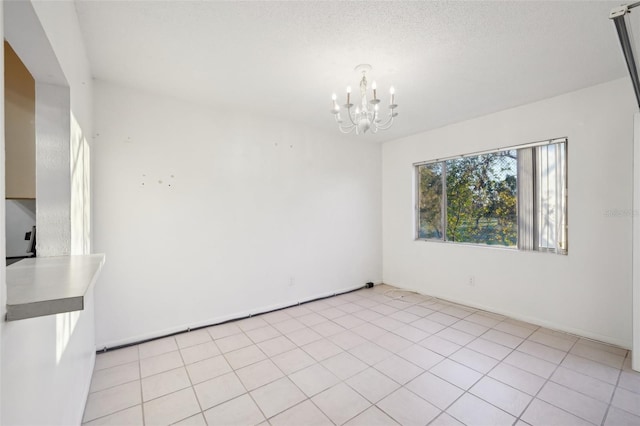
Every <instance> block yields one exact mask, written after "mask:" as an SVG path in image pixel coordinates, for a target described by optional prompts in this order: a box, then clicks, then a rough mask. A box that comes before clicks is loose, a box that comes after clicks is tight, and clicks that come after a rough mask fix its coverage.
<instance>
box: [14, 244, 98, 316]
mask: <svg viewBox="0 0 640 426" xmlns="http://www.w3.org/2000/svg"><path fill="white" fill-rule="evenodd" d="M104 261H105V255H104V254H90V255H81V256H56V257H36V258H31V259H25V260H22V261H20V262H18V263H15V264H13V265H11V266H9V267H7V315H6V320H7V321H15V320H21V319H27V318H35V317H41V316H45V315H55V314H59V313H63V312H73V311H80V310H83V309H84V296H85V294H86V292H87V290H88V289H89V288H90V287H91V286H92V285H93V284H94V283H95V281H96V279H97V278H98V275H99V274H100V270H101V269H102V265H104Z"/></svg>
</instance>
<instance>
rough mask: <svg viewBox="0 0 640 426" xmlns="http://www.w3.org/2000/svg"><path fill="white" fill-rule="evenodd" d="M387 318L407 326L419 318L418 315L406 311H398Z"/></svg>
mask: <svg viewBox="0 0 640 426" xmlns="http://www.w3.org/2000/svg"><path fill="white" fill-rule="evenodd" d="M389 318H393V319H395V320H398V321H402V322H404V323H407V324H409V323H412V322H414V321H415V320H418V319H420V318H421V317H420V316H419V315H415V314H412V313H410V312H408V311H398V312H394V313H393V314H391V315H389Z"/></svg>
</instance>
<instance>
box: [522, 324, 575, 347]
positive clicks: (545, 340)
mask: <svg viewBox="0 0 640 426" xmlns="http://www.w3.org/2000/svg"><path fill="white" fill-rule="evenodd" d="M528 340H531V341H532V342H537V343H542V344H543V345H546V346H550V347H552V348H556V349H560V350H561V351H565V352H567V351H568V350H569V349H571V347H572V346H573V345H574V343H575V342H576V340H578V339H577V338H576V337H574V336H571V335H569V334H556V333H554V334H550V333H548V332H545V330H543V329H540V330H538V331H535V332H534V333H533V334H532V335H531V336H529V337H528Z"/></svg>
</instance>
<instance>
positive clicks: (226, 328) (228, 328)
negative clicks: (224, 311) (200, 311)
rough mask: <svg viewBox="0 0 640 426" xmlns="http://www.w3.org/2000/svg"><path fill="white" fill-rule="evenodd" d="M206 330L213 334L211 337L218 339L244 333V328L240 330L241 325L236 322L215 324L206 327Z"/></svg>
mask: <svg viewBox="0 0 640 426" xmlns="http://www.w3.org/2000/svg"><path fill="white" fill-rule="evenodd" d="M205 330H207V332H208V333H209V335H211V337H212V338H213V339H216V340H218V339H222V338H224V337H228V336H232V335H234V334H240V333H242V330H240V327H238V326H237V325H236V322H228V323H226V324H220V325H214V326H212V327H208V328H206V329H205Z"/></svg>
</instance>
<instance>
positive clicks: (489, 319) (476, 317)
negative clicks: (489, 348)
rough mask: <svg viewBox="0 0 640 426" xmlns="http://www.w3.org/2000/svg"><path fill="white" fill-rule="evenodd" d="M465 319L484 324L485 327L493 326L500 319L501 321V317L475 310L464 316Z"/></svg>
mask: <svg viewBox="0 0 640 426" xmlns="http://www.w3.org/2000/svg"><path fill="white" fill-rule="evenodd" d="M465 320H467V321H471V322H475V323H476V324H480V325H484V326H485V327H495V326H496V325H497V324H499V323H500V321H502V320H501V319H499V318H496V317H494V316H493V315H490V314H488V312H476V313H474V314H471V315H469V316H468V317H466V318H465Z"/></svg>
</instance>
